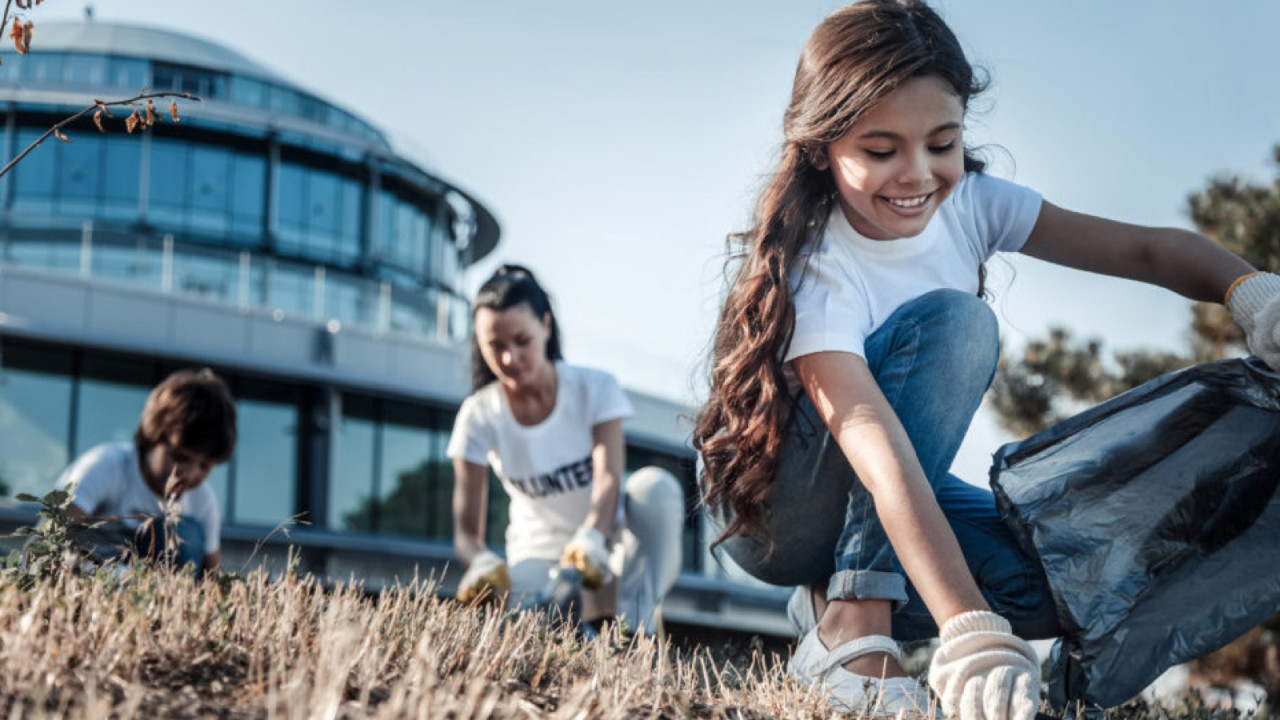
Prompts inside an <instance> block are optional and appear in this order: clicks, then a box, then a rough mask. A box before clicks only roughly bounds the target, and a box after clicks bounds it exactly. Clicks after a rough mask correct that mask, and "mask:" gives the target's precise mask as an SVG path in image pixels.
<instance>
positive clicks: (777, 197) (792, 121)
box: [693, 0, 985, 542]
mask: <svg viewBox="0 0 1280 720" xmlns="http://www.w3.org/2000/svg"><path fill="white" fill-rule="evenodd" d="M922 76H932V77H937V78H939V79H941V80H942V81H943V82H945V83H946V84H947V85H948V86H949V87H950V88H951V89H952V90H953V91H954V92H955V94H956V96H957V97H958V98H959V99H960V101H961V105H962V106H963V107H966V108H967V107H968V103H969V100H970V98H971V97H973V96H974V95H976V94H977V93H979V92H981V91H982V90H983V88H984V85H985V83H984V82H983V80H982V79H981V78H979V77H977V75H976V74H975V73H974V70H973V67H972V66H971V65H970V64H969V62H968V61H967V60H966V59H965V56H964V52H963V51H962V50H961V48H960V43H959V41H958V40H956V37H955V35H954V34H952V32H951V30H950V29H949V28H948V27H947V25H946V23H944V22H943V21H942V18H940V17H939V16H938V14H937V13H935V12H934V11H933V10H932V9H930V8H929V6H928V5H926V4H925V3H924V2H922V1H921V0H865V1H864V2H857V3H854V4H852V5H847V6H845V7H843V8H841V9H839V10H836V11H835V12H834V13H832V14H831V15H829V16H828V17H827V18H826V19H825V20H823V21H822V23H821V24H820V25H818V27H817V28H816V29H815V30H814V31H813V34H812V35H810V37H809V40H808V42H806V43H805V47H804V51H803V52H802V54H801V56H800V63H799V66H798V67H797V68H796V76H795V82H794V83H793V85H792V91H791V102H790V104H789V105H788V107H787V111H786V114H785V115H784V116H783V145H782V149H781V152H780V157H779V161H778V167H777V169H776V171H774V173H773V174H772V175H771V176H770V177H769V179H768V182H767V184H766V186H765V187H764V189H763V191H762V192H761V193H760V196H759V198H758V199H757V201H756V206H755V212H754V216H753V227H752V228H751V229H750V230H747V231H746V232H743V233H735V234H733V235H730V236H729V239H728V246H729V248H728V250H729V253H728V254H729V263H730V265H733V264H736V265H737V270H736V272H735V273H734V276H733V280H732V282H731V283H730V285H729V291H728V295H727V297H726V299H725V303H724V307H723V309H722V310H721V313H720V317H719V320H718V322H717V325H716V329H715V335H714V338H713V340H712V347H711V368H710V371H711V395H710V397H709V398H708V400H707V403H706V404H705V405H704V406H703V407H702V409H701V410H700V411H699V413H698V416H697V420H696V425H695V428H694V436H693V444H694V447H695V448H697V449H698V451H699V452H700V453H701V454H702V458H703V461H704V463H705V467H706V472H705V473H704V475H703V480H702V483H703V488H702V489H703V496H704V498H705V500H706V502H707V504H708V505H709V506H710V507H711V508H712V509H713V510H716V511H719V512H722V513H723V514H724V515H725V517H726V519H727V521H728V522H727V524H726V526H725V531H724V534H723V535H722V536H721V537H720V540H723V539H724V538H727V537H729V536H731V535H735V534H745V535H752V534H756V533H758V532H760V530H761V529H762V528H763V524H764V517H765V516H764V513H765V502H766V498H767V497H768V490H769V488H770V486H771V485H772V483H773V478H774V473H775V471H776V468H777V466H778V460H779V455H780V454H781V452H782V447H783V440H784V437H785V432H786V423H787V418H788V416H789V414H790V410H791V408H792V406H793V404H794V398H792V397H791V396H790V395H789V393H788V391H787V386H786V383H785V381H784V379H783V374H782V367H783V363H782V357H783V355H784V353H785V351H786V349H787V347H788V345H790V343H791V335H792V332H793V331H794V329H795V305H794V297H793V291H792V286H791V279H792V278H793V275H794V273H795V272H796V271H797V270H802V268H800V267H799V263H800V262H801V260H800V258H801V250H802V248H803V247H804V246H805V244H806V243H808V242H809V241H810V240H811V239H813V238H820V237H821V236H822V233H823V231H824V230H825V227H826V222H827V218H828V217H829V216H830V214H831V212H832V209H833V208H834V207H835V203H836V187H835V182H834V180H833V179H832V176H831V172H830V170H829V168H828V166H827V163H826V152H827V146H828V145H829V144H830V143H832V142H834V141H836V140H838V139H839V138H841V137H842V136H843V135H844V134H845V133H846V132H848V131H849V129H850V128H851V127H852V126H853V125H854V123H856V122H857V121H858V119H859V118H860V117H862V115H863V114H864V113H866V112H867V110H869V109H870V108H871V107H873V106H874V105H875V104H876V103H877V102H879V101H880V100H881V99H882V98H884V97H885V96H886V95H888V94H889V93H891V92H893V91H894V90H895V89H896V88H897V87H898V86H899V85H901V84H902V83H904V82H906V81H907V80H910V79H912V78H917V77H922ZM964 155H965V157H964V169H965V171H966V172H981V171H982V169H983V163H982V161H980V160H978V159H977V158H975V157H974V156H973V155H972V153H971V152H970V151H969V150H968V149H966V150H965V154H964ZM717 542H719V541H717Z"/></svg>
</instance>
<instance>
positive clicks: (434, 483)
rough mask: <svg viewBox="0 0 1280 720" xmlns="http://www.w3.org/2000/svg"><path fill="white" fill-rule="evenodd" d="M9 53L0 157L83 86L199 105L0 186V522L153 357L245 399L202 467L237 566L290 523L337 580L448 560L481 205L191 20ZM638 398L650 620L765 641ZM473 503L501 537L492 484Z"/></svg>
mask: <svg viewBox="0 0 1280 720" xmlns="http://www.w3.org/2000/svg"><path fill="white" fill-rule="evenodd" d="M2 57H3V63H0V99H2V100H3V101H4V104H3V108H2V109H0V112H2V113H3V121H4V132H3V143H4V154H5V156H6V157H9V158H12V157H15V156H16V155H18V154H19V153H21V152H22V151H23V150H24V149H25V148H27V147H28V146H29V145H31V144H32V143H33V142H34V141H36V140H37V139H38V138H40V137H41V136H42V134H44V133H45V132H46V131H47V130H48V129H49V128H50V127H51V126H52V125H54V124H55V123H57V122H59V121H60V120H62V119H64V118H66V117H68V116H69V115H71V114H73V113H75V112H77V111H79V110H81V109H83V108H84V107H85V106H86V105H89V104H91V103H92V99H93V98H101V99H104V100H115V99H124V98H128V97H131V96H133V95H136V94H137V93H138V92H139V90H140V89H141V88H150V89H152V90H153V91H156V92H165V91H171V92H182V93H189V94H191V95H193V96H196V97H199V98H201V99H202V101H201V102H195V101H189V100H179V101H178V113H179V116H180V121H179V122H176V123H175V122H173V121H172V120H171V119H170V118H168V117H167V113H165V112H164V111H166V110H167V106H168V101H167V100H166V101H163V102H161V103H159V104H158V107H157V110H159V111H161V112H162V114H165V115H166V116H165V117H163V118H162V119H161V120H160V121H159V122H157V123H156V124H155V125H154V127H153V128H151V129H150V130H148V131H145V132H136V133H133V134H129V133H127V132H126V131H125V128H124V118H125V117H126V116H127V111H126V110H124V109H121V108H117V109H114V110H113V112H112V115H113V117H104V118H103V120H104V122H105V124H106V126H107V128H108V130H109V131H108V132H106V133H99V132H98V131H97V130H96V128H95V127H94V125H93V123H92V121H91V119H90V117H89V116H86V117H85V118H84V119H83V120H82V121H81V122H79V123H78V124H73V125H70V126H68V127H67V128H66V134H67V135H68V138H69V140H70V142H60V141H58V140H56V139H54V138H48V139H46V140H45V141H44V142H43V143H42V144H41V145H39V146H38V147H36V148H35V149H34V150H33V151H32V152H31V153H30V154H29V155H27V156H26V157H25V158H24V159H23V160H21V162H20V163H19V164H18V165H17V166H16V167H15V168H14V169H13V170H12V171H11V172H9V173H8V174H6V175H5V176H3V177H0V520H3V521H8V522H9V523H10V524H12V523H15V522H21V521H23V520H24V519H29V518H30V517H31V513H32V509H31V508H30V507H25V506H24V505H23V504H21V503H17V502H16V501H14V500H13V497H14V496H15V495H17V494H19V493H31V494H35V495H40V494H43V493H44V492H46V491H47V490H48V489H50V488H51V487H52V484H53V482H54V480H55V479H56V477H57V476H58V474H59V473H60V472H61V470H62V469H63V468H64V467H65V466H66V465H67V464H68V463H69V462H70V461H71V460H72V459H73V458H75V457H76V456H77V455H78V454H80V453H81V452H83V451H85V450H86V449H88V448H90V447H92V446H93V445H95V444H98V443H101V442H105V441H112V440H127V439H129V438H130V437H132V434H133V431H134V428H135V427H136V424H137V419H138V414H139V412H140V411H141V408H142V404H143V402H144V400H145V398H146V395H147V393H148V391H149V389H150V387H151V386H153V385H154V384H155V383H156V382H158V381H159V380H160V379H161V378H162V377H164V376H165V375H166V374H168V373H169V372H171V371H172V370H174V369H177V368H180V367H190V366H193V365H210V366H212V367H214V368H215V369H217V370H218V371H219V372H220V373H222V374H223V375H224V377H227V378H228V380H229V381H230V383H231V385H232V390H233V392H234V394H235V396H236V398H237V401H238V403H239V418H240V438H241V439H240V443H239V446H238V447H237V449H236V453H235V456H234V458H233V459H232V460H231V461H230V462H229V463H227V464H225V465H223V466H221V467H219V468H218V469H217V470H216V471H215V474H214V475H213V476H212V477H211V480H210V482H212V483H213V487H214V489H215V491H216V493H217V496H218V498H219V500H220V502H221V503H222V511H223V519H224V531H223V532H224V546H225V552H226V554H227V557H228V565H229V566H231V567H233V568H234V567H235V560H236V557H237V552H241V553H242V554H243V555H244V556H247V555H248V554H249V553H250V552H251V551H252V550H253V547H254V544H255V543H256V542H258V541H259V540H260V539H261V538H263V537H264V536H266V535H267V534H268V533H270V532H271V530H272V529H273V528H276V527H278V526H280V525H282V524H289V523H292V522H295V521H300V522H301V523H305V524H301V525H294V526H292V527H290V529H289V535H290V539H289V541H290V542H292V543H294V544H295V545H297V546H299V547H300V548H302V550H303V552H304V562H305V563H307V565H308V567H309V568H310V569H312V570H315V571H318V572H323V573H327V574H328V575H329V576H331V577H337V578H345V577H346V576H347V575H348V574H349V573H351V572H355V573H358V574H359V576H360V577H362V578H365V580H366V581H367V582H370V583H371V584H374V585H376V583H377V582H378V578H383V579H390V578H392V577H395V576H399V577H407V576H408V575H411V574H412V568H413V567H415V566H418V567H419V569H420V570H421V571H422V572H424V573H425V572H428V571H431V570H439V569H440V568H442V567H444V563H445V562H446V561H447V560H449V559H450V558H451V556H452V550H451V544H450V542H451V537H452V517H451V497H452V492H453V487H452V486H453V478H452V471H451V467H450V464H449V461H448V459H447V458H445V457H444V447H445V443H446V442H447V439H448V433H449V430H450V428H451V427H452V423H453V416H454V413H455V411H456V409H457V406H458V403H459V402H460V401H461V400H462V398H463V397H465V396H466V394H467V391H468V378H467V372H466V361H467V354H468V346H467V340H468V333H469V331H470V328H469V321H470V310H469V306H468V303H467V300H466V298H465V297H464V294H463V291H462V273H463V271H464V270H465V269H466V268H467V267H468V266H469V265H471V264H472V263H474V262H475V261H477V260H479V259H481V258H483V257H485V256H486V255H488V254H490V253H492V252H493V250H494V249H495V247H496V246H497V243H498V240H499V227H498V223H497V221H496V220H495V218H494V216H493V215H492V213H491V212H490V210H489V209H488V208H486V207H485V206H484V205H483V204H482V203H481V202H479V201H478V200H477V199H476V198H475V197H474V196H473V195H471V194H470V193H469V192H467V191H466V190H464V189H462V188H461V187H459V186H458V185H456V184H454V183H453V182H452V181H451V180H449V179H446V178H445V177H444V176H442V175H441V174H440V173H438V172H436V171H434V170H431V169H427V168H424V167H422V166H421V165H420V164H418V163H416V162H414V161H413V160H411V159H408V158H406V157H405V156H403V155H402V154H400V153H398V152H397V150H396V149H395V147H393V146H392V144H391V143H390V142H389V141H388V139H387V138H386V136H385V135H384V134H383V133H382V132H381V131H380V130H379V129H378V128H376V127H374V126H373V125H371V124H370V123H368V122H367V121H365V120H364V119H362V118H360V117H358V116H357V115H355V114H353V113H351V112H349V111H347V110H345V109H343V108H342V107H340V106H338V105H336V104H334V103H331V102H329V101H327V100H325V99H322V98H321V97H319V96H317V95H316V94H314V93H312V92H309V91H308V90H306V89H303V88H299V87H296V86H295V85H293V84H291V83H289V82H287V81H284V80H282V79H281V78H280V77H278V76H277V75H276V74H274V73H273V72H272V71H271V70H269V69H267V68H264V67H262V66H261V65H258V64H257V63H255V62H253V61H251V60H248V59H246V58H245V57H243V56H241V55H239V54H237V53H236V52H234V51H232V50H229V49H227V48H225V47H222V46H218V45H215V44H212V43H210V42H208V41H206V40H203V39H201V38H198V37H192V36H189V35H185V34H180V33H176V32H172V31H168V30H159V29H154V28H146V27H137V26H125V25H113V24H108V23H101V22H93V21H89V22H84V23H54V22H47V23H41V24H40V27H39V33H38V35H37V41H36V42H35V43H34V44H33V45H32V48H31V53H30V54H29V55H26V56H21V57H19V56H16V55H15V54H14V53H13V52H7V53H3V54H2ZM630 395H631V399H632V402H633V404H634V405H635V406H636V409H637V414H636V417H635V418H633V420H632V421H630V422H629V423H628V425H627V443H628V466H629V468H636V467H640V466H643V465H647V464H659V465H663V466H665V467H668V468H669V469H671V470H672V471H674V472H675V473H676V475H677V476H678V477H680V478H682V480H683V482H684V483H685V485H686V494H687V495H688V497H689V498H690V509H691V512H690V513H689V514H688V516H687V521H686V531H685V538H684V547H685V569H686V572H685V573H684V575H682V577H681V580H680V590H678V591H677V593H676V594H675V595H673V598H672V599H671V600H670V601H669V602H668V609H667V611H666V612H667V614H668V616H669V617H672V618H673V619H676V620H677V621H679V620H680V619H684V620H686V621H691V622H698V623H703V624H712V625H719V626H727V627H737V626H741V627H744V628H747V629H752V630H755V631H760V630H765V631H769V630H777V629H778V628H779V627H781V625H780V624H779V623H780V622H781V621H780V618H781V615H780V613H778V609H779V608H780V603H779V602H778V600H779V596H778V595H777V593H770V592H768V591H766V590H761V589H759V588H752V587H748V586H744V585H741V584H740V583H736V582H730V581H727V580H726V579H725V578H724V577H723V574H722V571H721V570H720V569H719V568H718V567H717V566H716V565H715V563H714V562H709V561H708V557H709V556H708V554H707V551H706V545H707V540H708V539H709V535H710V531H709V530H708V529H707V528H705V527H703V525H704V524H705V520H703V519H702V518H701V516H700V515H699V514H698V513H696V512H692V509H693V501H694V499H696V498H697V496H698V493H697V491H696V488H695V486H694V480H693V464H692V452H691V451H690V450H689V448H688V447H687V440H686V437H685V436H686V434H687V433H686V431H685V430H684V429H683V428H682V427H681V426H680V425H679V424H678V421H677V418H678V417H679V416H680V415H681V414H682V413H685V412H687V408H683V407H680V406H677V405H674V404H672V403H669V402H666V401H664V400H661V399H658V398H654V397H650V396H646V395H643V394H639V393H634V392H632V393H630ZM489 515H490V518H489V523H488V530H489V535H490V538H489V539H490V542H491V543H493V544H494V545H495V546H500V545H501V542H502V540H501V537H502V530H503V528H504V527H505V525H506V522H505V520H506V518H505V515H506V508H505V494H504V493H503V492H502V490H501V489H500V488H499V486H498V485H497V484H496V481H494V483H493V485H492V491H491V493H490V503H489ZM753 593H754V594H753ZM680 608H684V610H683V611H681V610H680ZM731 609H732V610H733V611H732V612H730V610H731Z"/></svg>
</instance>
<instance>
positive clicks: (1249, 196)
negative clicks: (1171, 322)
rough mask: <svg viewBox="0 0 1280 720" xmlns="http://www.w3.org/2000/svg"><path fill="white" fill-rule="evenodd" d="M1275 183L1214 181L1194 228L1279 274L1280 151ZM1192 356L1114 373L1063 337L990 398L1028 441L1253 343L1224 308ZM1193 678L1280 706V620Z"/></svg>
mask: <svg viewBox="0 0 1280 720" xmlns="http://www.w3.org/2000/svg"><path fill="white" fill-rule="evenodd" d="M1272 157H1273V162H1274V165H1275V169H1276V177H1275V178H1274V179H1273V180H1272V181H1271V182H1270V183H1262V184H1258V183H1254V182H1250V181H1248V180H1246V179H1244V178H1241V177H1239V176H1237V175H1221V176H1217V177H1214V178H1211V179H1210V180H1209V182H1208V185H1207V186H1206V187H1205V188H1204V189H1202V190H1199V191H1197V192H1195V193H1192V194H1191V195H1190V196H1188V198H1187V205H1188V210H1189V214H1190V217H1191V220H1192V222H1194V223H1195V226H1196V228H1197V229H1198V230H1199V231H1200V232H1201V233H1203V234H1205V235H1206V236H1208V237H1209V238H1211V239H1213V240H1214V241H1215V242H1217V243H1219V244H1221V245H1222V246H1224V247H1226V248H1227V249H1229V250H1231V251H1232V252H1234V253H1236V254H1237V255H1240V256H1241V257H1243V258H1244V259H1245V260H1247V261H1248V262H1249V263H1250V264H1252V265H1253V266H1254V267H1256V268H1258V269H1259V270H1268V271H1270V272H1280V146H1277V147H1276V148H1275V149H1274V150H1273V156H1272ZM1190 329H1191V333H1190V341H1189V346H1188V348H1187V350H1186V352H1185V354H1175V353H1159V352H1151V351H1145V350H1137V351H1131V352H1125V353H1116V354H1115V355H1114V357H1113V360H1114V362H1113V363H1111V364H1110V366H1108V364H1107V363H1105V362H1104V361H1103V358H1102V346H1101V343H1100V342H1099V341H1096V340H1094V341H1088V342H1085V343H1081V342H1079V341H1077V340H1075V339H1074V338H1072V336H1071V333H1070V332H1069V331H1067V330H1065V329H1063V328H1053V329H1051V330H1050V331H1049V337H1048V339H1045V340H1034V341H1032V342H1030V343H1028V344H1027V346H1026V348H1025V350H1024V351H1023V353H1022V356H1021V357H1020V358H1016V359H1010V358H1008V357H1002V359H1001V362H1000V366H999V368H998V369H997V371H996V377H995V380H994V381H993V382H992V385H991V391H990V393H989V394H988V396H987V399H988V400H989V402H990V404H991V407H992V408H993V409H994V410H995V412H996V416H997V418H998V419H999V422H1000V424H1001V425H1003V426H1004V427H1005V428H1006V429H1007V430H1009V431H1010V432H1012V433H1014V434H1015V435H1019V436H1026V435H1031V434H1033V433H1036V432H1038V431H1040V430H1043V429H1044V428H1047V427H1049V426H1050V425H1053V424H1054V423H1056V422H1058V421H1060V420H1062V419H1064V418H1066V417H1068V416H1069V415H1071V414H1072V412H1070V411H1071V410H1072V409H1075V406H1081V405H1083V406H1088V405H1093V404H1096V403H1098V402H1101V401H1102V400H1106V399H1107V398H1110V397H1113V396H1115V395H1118V394H1119V393H1121V392H1124V391H1125V390H1129V389H1131V388H1134V387H1137V386H1138V385H1140V384H1142V383H1144V382H1146V381H1148V380H1151V379H1153V378H1155V377H1158V376H1160V375H1163V374H1165V373H1168V372H1172V371H1173V370H1177V369H1179V368H1182V367H1186V366H1188V365H1191V364H1192V363H1197V362H1207V361H1211V360H1220V359H1222V358H1224V357H1227V356H1229V355H1232V354H1238V353H1242V352H1244V351H1246V347H1245V341H1244V340H1245V339H1244V334H1243V333H1242V332H1241V330H1240V328H1239V327H1238V326H1237V325H1236V324H1235V321H1234V320H1233V319H1232V318H1231V314H1230V313H1229V312H1228V311H1227V309H1226V308H1225V307H1223V306H1222V305H1220V304H1216V303H1196V304H1195V305H1193V306H1192V308H1191V317H1190ZM1192 669H1193V672H1194V673H1195V674H1196V675H1198V676H1199V677H1201V678H1203V679H1204V680H1205V681H1206V682H1208V683H1209V684H1211V685H1227V684H1229V683H1230V681H1231V680H1232V679H1234V678H1241V677H1245V678H1248V679H1250V680H1252V681H1254V682H1257V683H1259V684H1260V685H1262V686H1263V687H1265V688H1266V690H1267V693H1268V695H1269V697H1270V698H1271V701H1272V702H1273V703H1274V702H1276V701H1277V699H1280V614H1278V615H1275V616H1273V617H1272V618H1271V619H1269V620H1267V621H1266V622H1264V623H1263V624H1262V625H1260V626H1259V627H1258V628H1255V629H1254V630H1252V631H1250V632H1249V633H1248V634H1247V635H1245V636H1244V637H1242V638H1240V639H1239V640H1237V641H1235V642H1233V643H1232V644H1230V645H1228V646H1227V647H1225V648H1223V649H1222V650H1219V651H1218V652H1215V653H1212V654H1210V655H1207V656H1205V657H1203V658H1201V659H1199V660H1197V661H1196V662H1195V663H1194V664H1193V666H1192Z"/></svg>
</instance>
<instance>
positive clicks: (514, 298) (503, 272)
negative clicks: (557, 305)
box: [471, 265, 564, 391]
mask: <svg viewBox="0 0 1280 720" xmlns="http://www.w3.org/2000/svg"><path fill="white" fill-rule="evenodd" d="M521 303H523V304H525V305H528V306H529V310H530V311H532V312H533V316H534V317H536V318H538V319H539V320H541V319H542V318H544V317H550V318H551V336H550V337H549V338H547V359H548V360H560V359H561V358H562V357H564V356H563V355H561V354H560V326H559V325H558V324H556V314H555V313H554V312H552V311H551V296H549V295H547V291H546V290H543V289H542V286H541V285H539V284H538V280H537V279H536V278H534V277H533V273H532V272H530V271H529V269H528V268H526V267H522V266H520V265H503V266H502V267H500V268H498V269H497V270H495V271H494V272H493V275H490V276H489V279H488V280H485V281H484V285H481V286H480V291H479V292H477V293H476V299H475V302H474V303H472V305H471V316H472V317H473V318H474V317H475V313H476V311H477V310H479V309H480V308H489V309H490V310H495V311H497V312H502V311H503V310H507V309H508V308H513V307H515V306H517V305H520V304H521ZM496 379H497V376H496V375H494V374H493V371H492V370H490V369H489V366H488V365H487V364H485V361H484V356H483V355H481V354H480V343H479V341H478V340H476V336H475V332H474V331H473V332H472V333H471V389H472V391H475V390H479V389H480V388H482V387H484V386H485V385H488V384H489V383H491V382H493V381H494V380H496Z"/></svg>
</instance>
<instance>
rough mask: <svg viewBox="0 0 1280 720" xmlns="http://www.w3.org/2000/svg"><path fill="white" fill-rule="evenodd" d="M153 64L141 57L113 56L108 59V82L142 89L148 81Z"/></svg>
mask: <svg viewBox="0 0 1280 720" xmlns="http://www.w3.org/2000/svg"><path fill="white" fill-rule="evenodd" d="M150 69H151V64H150V63H148V62H147V61H146V60H141V59H139V58H126V57H113V58H108V60H107V82H108V84H111V85H114V86H116V87H119V88H125V89H127V90H138V91H141V90H142V89H143V88H145V87H148V86H149V85H150V84H151V83H149V82H147V78H148V75H149V72H148V71H149V70H150Z"/></svg>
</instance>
